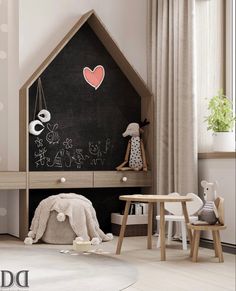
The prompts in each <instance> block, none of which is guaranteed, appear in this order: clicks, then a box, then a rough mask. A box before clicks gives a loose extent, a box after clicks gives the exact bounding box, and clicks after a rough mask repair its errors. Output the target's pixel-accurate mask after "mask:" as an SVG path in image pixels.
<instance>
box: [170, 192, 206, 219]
mask: <svg viewBox="0 0 236 291" xmlns="http://www.w3.org/2000/svg"><path fill="white" fill-rule="evenodd" d="M168 195H169V196H173V197H178V196H180V194H179V193H176V192H175V193H170V194H168ZM187 196H188V197H190V198H192V201H189V202H187V210H188V215H194V214H195V213H196V212H198V210H199V209H201V208H202V206H203V202H202V200H201V199H200V198H199V197H198V196H197V195H196V194H194V193H188V194H187ZM165 209H166V210H167V211H168V212H170V213H171V214H173V215H183V210H182V205H181V203H179V202H166V203H165Z"/></svg>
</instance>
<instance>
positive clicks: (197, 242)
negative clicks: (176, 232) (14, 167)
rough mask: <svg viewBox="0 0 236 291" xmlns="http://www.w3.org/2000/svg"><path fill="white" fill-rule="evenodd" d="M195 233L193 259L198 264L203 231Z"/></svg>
mask: <svg viewBox="0 0 236 291" xmlns="http://www.w3.org/2000/svg"><path fill="white" fill-rule="evenodd" d="M194 232H195V238H194V241H193V258H192V261H193V262H197V256H198V247H199V241H200V234H201V231H200V230H195V231H194Z"/></svg>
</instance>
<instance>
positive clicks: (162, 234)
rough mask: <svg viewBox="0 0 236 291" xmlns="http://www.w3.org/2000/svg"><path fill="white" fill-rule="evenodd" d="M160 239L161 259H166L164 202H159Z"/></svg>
mask: <svg viewBox="0 0 236 291" xmlns="http://www.w3.org/2000/svg"><path fill="white" fill-rule="evenodd" d="M160 241H161V261H165V260H166V244H165V206H164V202H160Z"/></svg>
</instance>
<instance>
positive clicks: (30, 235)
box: [28, 230, 35, 238]
mask: <svg viewBox="0 0 236 291" xmlns="http://www.w3.org/2000/svg"><path fill="white" fill-rule="evenodd" d="M28 237H31V238H35V234H34V232H33V231H32V230H31V231H29V233H28Z"/></svg>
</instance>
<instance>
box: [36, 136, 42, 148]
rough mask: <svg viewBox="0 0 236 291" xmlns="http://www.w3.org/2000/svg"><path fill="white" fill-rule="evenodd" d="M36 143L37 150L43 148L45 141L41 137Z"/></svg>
mask: <svg viewBox="0 0 236 291" xmlns="http://www.w3.org/2000/svg"><path fill="white" fill-rule="evenodd" d="M34 143H35V144H36V145H37V148H40V147H43V140H42V139H41V138H39V137H37V138H36V140H35V141H34Z"/></svg>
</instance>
